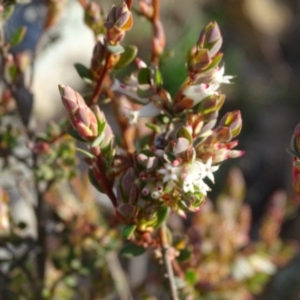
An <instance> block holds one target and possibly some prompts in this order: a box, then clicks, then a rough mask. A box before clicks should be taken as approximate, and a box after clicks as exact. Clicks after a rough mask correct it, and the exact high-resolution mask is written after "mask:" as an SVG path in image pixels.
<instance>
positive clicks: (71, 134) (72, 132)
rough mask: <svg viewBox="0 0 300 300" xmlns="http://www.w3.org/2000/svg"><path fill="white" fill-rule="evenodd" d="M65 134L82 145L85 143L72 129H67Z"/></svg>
mask: <svg viewBox="0 0 300 300" xmlns="http://www.w3.org/2000/svg"><path fill="white" fill-rule="evenodd" d="M67 133H68V134H69V135H70V136H71V137H72V138H74V139H75V140H77V141H79V142H83V143H86V141H85V140H84V139H83V138H82V137H81V136H80V135H79V134H78V132H77V131H76V130H74V129H73V128H72V129H69V130H68V131H67Z"/></svg>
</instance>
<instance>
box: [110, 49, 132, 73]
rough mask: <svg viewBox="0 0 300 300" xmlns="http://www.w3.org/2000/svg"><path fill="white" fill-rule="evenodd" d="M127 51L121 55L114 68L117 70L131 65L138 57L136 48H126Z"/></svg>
mask: <svg viewBox="0 0 300 300" xmlns="http://www.w3.org/2000/svg"><path fill="white" fill-rule="evenodd" d="M124 49H125V51H124V52H123V53H121V55H120V59H119V61H118V62H117V63H116V65H115V66H114V68H115V69H120V68H123V67H126V66H127V65H129V64H130V63H131V62H132V61H133V60H134V59H135V57H136V55H137V52H138V49H137V47H136V46H126V47H125V48H124Z"/></svg>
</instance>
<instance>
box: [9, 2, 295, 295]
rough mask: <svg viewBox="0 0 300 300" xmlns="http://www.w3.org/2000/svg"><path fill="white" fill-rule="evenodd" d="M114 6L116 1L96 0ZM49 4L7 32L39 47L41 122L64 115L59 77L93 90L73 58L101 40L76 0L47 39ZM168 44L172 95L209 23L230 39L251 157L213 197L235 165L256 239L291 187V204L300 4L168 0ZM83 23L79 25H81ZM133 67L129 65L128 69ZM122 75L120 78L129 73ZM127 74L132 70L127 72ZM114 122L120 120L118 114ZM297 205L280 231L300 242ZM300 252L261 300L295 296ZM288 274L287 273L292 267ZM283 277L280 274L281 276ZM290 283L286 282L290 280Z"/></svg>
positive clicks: (233, 91)
mask: <svg viewBox="0 0 300 300" xmlns="http://www.w3.org/2000/svg"><path fill="white" fill-rule="evenodd" d="M98 2H99V3H100V4H101V6H102V7H103V9H104V11H105V12H107V11H108V9H109V7H110V6H111V4H112V3H115V2H116V1H108V0H106V1H105V0H103V1H98ZM44 17H45V8H44V5H43V2H42V1H38V0H36V1H32V3H31V4H29V5H25V6H19V7H17V10H16V12H15V15H14V17H13V18H11V19H10V21H9V23H8V26H7V28H6V33H7V35H9V34H10V33H11V32H13V31H14V28H16V27H18V26H19V25H23V24H20V23H23V22H24V23H25V24H26V25H27V26H31V27H29V29H28V35H27V36H26V39H25V40H24V42H23V43H22V44H21V45H19V46H18V48H15V49H14V51H16V52H18V51H21V50H24V49H26V50H28V51H33V50H34V49H35V47H36V44H37V43H39V46H38V56H37V60H36V64H35V74H34V82H33V88H34V93H35V101H36V102H35V107H34V111H35V115H36V118H37V121H38V122H39V123H40V124H41V128H43V126H44V125H45V124H46V123H47V122H48V121H49V120H52V119H58V118H59V117H60V116H61V114H62V112H63V110H62V106H61V101H60V97H59V93H58V90H57V84H58V83H63V84H65V85H71V86H72V87H73V88H76V89H82V91H85V90H86V87H85V86H84V85H83V84H82V81H81V79H80V78H79V77H78V75H77V74H76V72H75V69H74V68H73V64H74V63H75V62H81V63H83V64H85V65H89V63H90V58H91V54H92V49H93V46H94V39H93V36H92V33H91V31H90V30H89V29H88V28H87V27H86V26H85V25H84V23H83V20H82V19H83V11H82V8H81V6H80V5H79V4H78V3H77V1H75V0H69V1H68V3H67V8H66V9H65V11H64V13H63V15H62V16H61V19H60V21H59V23H58V24H57V26H55V28H52V29H51V30H50V31H48V32H47V33H46V34H44V35H43V36H40V35H41V32H42V30H41V28H42V24H43V18H44ZM161 20H162V22H163V25H164V28H165V33H166V38H167V46H166V50H167V51H170V52H172V56H171V57H170V58H168V59H165V60H164V61H163V62H162V65H161V71H162V73H163V78H164V84H165V87H166V89H167V90H168V91H169V92H170V93H171V94H174V93H175V92H176V90H177V88H178V87H179V86H180V84H181V82H183V80H184V79H185V78H186V76H187V73H186V70H185V66H184V60H185V55H186V52H187V50H188V49H189V47H191V46H192V45H194V43H195V41H196V40H197V38H198V36H199V33H200V31H201V29H202V28H203V27H204V26H205V25H206V24H207V23H208V22H209V21H213V20H215V21H217V22H218V24H219V26H220V28H221V32H222V35H223V38H224V43H223V47H222V51H223V52H224V59H223V63H224V64H225V70H226V74H228V75H236V78H235V79H234V80H233V81H234V84H232V85H226V86H223V87H222V91H223V92H224V93H225V94H226V95H227V98H226V102H225V105H224V107H223V108H222V111H221V115H222V114H224V112H227V111H230V110H241V112H242V117H243V129H242V133H241V135H240V137H239V141H240V143H239V146H238V148H239V149H243V150H245V151H246V152H245V154H244V156H243V157H241V158H239V159H236V160H232V161H227V162H226V163H225V164H224V165H223V166H222V168H221V170H220V172H218V173H217V174H216V187H215V189H214V190H213V192H212V194H211V198H212V200H213V199H214V197H215V196H216V195H217V194H218V193H219V191H220V189H221V187H222V186H223V185H224V178H225V177H226V176H227V175H226V174H227V173H228V170H229V169H230V168H231V167H232V165H235V166H238V167H239V168H240V169H241V170H242V173H243V175H244V177H245V180H246V186H247V191H246V198H245V201H246V202H247V203H249V204H250V206H251V209H252V212H253V220H252V223H253V224H252V230H251V235H252V238H254V239H255V238H256V237H257V234H258V226H259V224H260V221H261V216H262V214H263V212H264V211H265V209H266V205H267V203H268V201H269V200H270V198H271V197H272V195H273V194H274V193H275V192H277V191H281V190H283V191H285V192H286V193H287V195H288V198H289V199H290V201H295V198H296V196H295V195H294V194H293V191H292V188H291V166H292V158H291V157H290V156H289V155H288V154H287V152H286V150H285V149H286V148H287V147H289V142H290V138H291V135H292V132H293V129H294V127H295V126H296V125H297V124H298V122H300V1H299V0H187V1H178V0H161ZM134 22H135V24H136V25H135V26H134V28H133V30H131V31H130V32H129V33H128V34H127V36H126V39H125V44H126V43H128V44H136V45H137V46H138V47H139V53H138V56H139V57H140V58H142V59H143V60H145V61H146V62H149V61H150V37H151V27H150V24H149V23H148V22H147V21H146V20H144V19H142V18H139V17H138V16H137V15H134ZM74 28H76V30H74ZM131 70H134V67H133V66H130V67H129V68H128V70H127V71H131ZM124 74H125V73H118V74H117V76H120V77H122V76H124ZM127 74H128V73H127ZM112 122H113V120H112ZM299 228H300V217H299V212H298V213H296V214H294V215H293V217H292V218H291V219H290V220H289V221H288V222H287V223H286V224H285V226H284V227H283V231H282V236H283V237H284V238H287V239H297V240H300V230H299ZM299 260H300V259H299V258H296V259H295V261H294V262H293V264H292V265H291V266H290V267H288V268H286V269H284V270H283V271H282V273H281V274H283V275H280V274H279V275H278V276H277V277H275V280H274V283H273V284H271V288H270V290H269V292H267V293H266V294H265V295H264V297H263V298H262V299H272V300H273V299H296V298H297V295H298V292H300V261H299ZM296 266H297V267H296ZM284 272H285V273H284ZM280 276H281V277H280ZM290 285H291V286H292V289H291V288H287V287H288V286H290Z"/></svg>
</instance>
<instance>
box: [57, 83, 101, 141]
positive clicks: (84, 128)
mask: <svg viewBox="0 0 300 300" xmlns="http://www.w3.org/2000/svg"><path fill="white" fill-rule="evenodd" d="M59 91H60V94H61V98H62V102H63V104H64V106H65V108H66V110H67V112H68V115H69V118H70V121H71V123H72V125H73V127H74V128H75V129H76V130H77V131H78V134H79V135H80V136H81V137H82V138H83V139H85V140H88V141H89V140H93V139H95V138H96V137H97V134H98V122H97V118H96V116H95V114H94V113H93V111H92V110H91V109H90V108H89V107H88V106H87V105H86V103H85V101H84V99H83V98H82V96H81V95H80V94H79V93H77V92H75V91H74V90H73V89H72V88H70V87H69V86H63V85H59Z"/></svg>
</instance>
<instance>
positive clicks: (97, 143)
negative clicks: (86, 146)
mask: <svg viewBox="0 0 300 300" xmlns="http://www.w3.org/2000/svg"><path fill="white" fill-rule="evenodd" d="M103 140H104V133H103V132H102V133H100V134H99V135H98V136H97V137H96V138H95V139H94V141H93V143H92V144H91V146H92V147H97V146H100V144H101V143H102V141H103Z"/></svg>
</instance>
